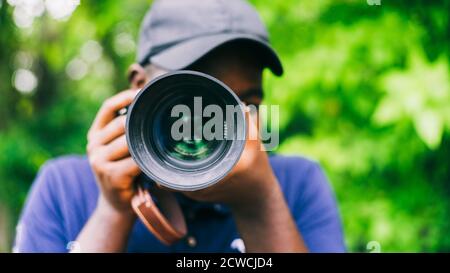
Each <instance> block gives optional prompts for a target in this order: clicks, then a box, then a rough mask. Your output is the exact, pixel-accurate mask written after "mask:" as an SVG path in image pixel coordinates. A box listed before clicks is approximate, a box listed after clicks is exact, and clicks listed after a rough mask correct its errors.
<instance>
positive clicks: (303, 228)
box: [293, 163, 346, 252]
mask: <svg viewBox="0 0 450 273" xmlns="http://www.w3.org/2000/svg"><path fill="white" fill-rule="evenodd" d="M300 179H303V180H304V181H302V187H300V189H298V190H297V194H298V196H300V198H298V199H297V200H298V201H297V202H296V204H295V206H294V211H293V213H294V218H295V221H296V223H297V226H298V228H299V230H300V232H301V234H302V237H303V240H304V241H305V243H306V245H307V247H308V249H309V251H311V252H345V250H346V249H345V243H344V236H343V231H342V225H341V220H340V217H339V212H338V207H337V204H336V199H335V196H334V194H333V191H332V189H331V187H330V184H329V182H328V179H327V178H326V176H325V174H324V172H323V171H322V169H321V167H320V166H319V165H318V164H317V163H312V164H311V165H310V167H309V168H308V170H307V172H306V175H305V176H304V177H302V178H300ZM298 191H300V192H298Z"/></svg>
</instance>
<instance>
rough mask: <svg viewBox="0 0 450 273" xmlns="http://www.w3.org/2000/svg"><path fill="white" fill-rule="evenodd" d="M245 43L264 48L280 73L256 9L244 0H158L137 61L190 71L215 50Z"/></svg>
mask: <svg viewBox="0 0 450 273" xmlns="http://www.w3.org/2000/svg"><path fill="white" fill-rule="evenodd" d="M237 41H245V42H247V43H250V44H252V45H254V46H256V47H257V48H258V50H259V51H260V52H262V61H263V64H264V67H268V68H270V70H271V71H272V72H273V73H274V74H275V75H277V76H279V75H281V74H282V73H283V67H282V65H281V61H280V59H279V58H278V56H277V54H276V52H275V50H274V49H273V48H272V47H271V46H270V43H269V36H268V33H267V30H266V28H265V26H264V24H263V23H262V21H261V19H260V17H259V15H258V13H257V12H256V10H255V9H254V8H253V7H252V6H251V5H250V4H249V3H247V2H246V1H244V0H157V1H155V2H154V3H153V5H152V7H151V8H150V10H149V11H148V12H147V14H146V15H145V17H144V20H143V22H142V25H141V30H140V34H139V41H138V48H137V61H138V62H139V63H140V64H141V65H146V64H148V63H152V64H155V65H157V66H159V67H161V68H164V69H166V70H169V71H172V70H180V69H185V68H187V67H188V66H189V65H191V64H193V63H194V62H196V61H197V60H199V59H200V58H202V57H203V56H205V55H206V54H208V53H209V52H211V51H212V50H214V49H215V48H218V47H220V46H223V45H225V44H227V43H230V42H237Z"/></svg>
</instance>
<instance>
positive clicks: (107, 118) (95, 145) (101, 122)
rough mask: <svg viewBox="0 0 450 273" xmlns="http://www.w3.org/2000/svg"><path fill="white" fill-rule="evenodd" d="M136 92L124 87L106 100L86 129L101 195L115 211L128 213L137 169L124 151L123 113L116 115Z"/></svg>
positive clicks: (90, 160)
mask: <svg viewBox="0 0 450 273" xmlns="http://www.w3.org/2000/svg"><path fill="white" fill-rule="evenodd" d="M136 94H137V91H136V90H127V91H123V92H121V93H119V94H117V95H115V96H113V97H111V98H109V99H107V100H106V101H105V102H104V103H103V105H102V107H101V108H100V110H99V111H98V114H97V116H96V118H95V120H94V122H93V124H92V126H91V128H90V130H89V132H88V144H87V153H88V157H89V163H90V164H91V167H92V170H93V171H94V174H95V178H96V180H97V183H98V185H99V188H100V195H101V198H104V199H105V201H106V203H105V205H109V206H110V208H111V209H113V210H115V211H117V212H119V213H132V208H131V198H132V197H133V193H134V192H133V180H134V178H135V177H136V176H137V175H138V174H139V173H140V170H139V167H138V166H137V165H136V163H135V162H134V161H133V159H132V158H131V157H130V154H129V151H128V146H127V141H126V137H125V121H126V116H117V112H118V111H119V110H120V109H122V108H124V107H126V106H128V105H129V104H130V103H131V102H132V101H133V99H134V97H135V96H136Z"/></svg>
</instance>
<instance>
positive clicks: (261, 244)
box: [232, 176, 307, 252]
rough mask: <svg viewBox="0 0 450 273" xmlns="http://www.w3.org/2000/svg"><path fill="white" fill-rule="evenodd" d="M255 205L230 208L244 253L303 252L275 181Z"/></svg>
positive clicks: (300, 241)
mask: <svg viewBox="0 0 450 273" xmlns="http://www.w3.org/2000/svg"><path fill="white" fill-rule="evenodd" d="M268 179H272V180H273V179H275V180H274V181H271V182H270V183H269V184H270V185H272V186H271V187H269V188H268V189H267V190H265V191H266V192H265V193H264V194H263V195H262V196H264V198H262V200H260V202H258V204H252V205H247V206H237V207H232V211H233V214H234V218H235V221H236V225H237V228H238V230H239V233H240V235H241V236H242V239H243V240H244V243H245V247H246V252H307V248H306V245H305V244H304V242H303V239H302V237H301V235H300V232H299V231H298V229H297V226H296V224H295V222H294V220H293V219H292V216H291V213H290V211H289V208H288V206H287V204H286V202H285V200H284V196H283V193H282V191H281V189H280V187H279V184H278V182H277V181H276V178H275V177H274V176H273V177H269V178H268Z"/></svg>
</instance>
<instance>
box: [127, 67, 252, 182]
mask: <svg viewBox="0 0 450 273" xmlns="http://www.w3.org/2000/svg"><path fill="white" fill-rule="evenodd" d="M126 138H127V142H128V146H129V150H130V154H131V156H132V157H133V159H134V160H135V162H136V163H137V164H138V166H139V168H140V169H141V170H142V172H143V174H145V176H146V177H147V178H149V179H150V180H151V181H154V182H156V183H158V184H160V185H162V186H165V187H167V188H170V189H174V190H181V191H194V190H199V189H203V188H206V187H209V186H211V185H213V184H215V183H217V182H218V181H220V180H221V179H223V178H224V177H225V176H226V175H227V174H228V173H229V172H230V171H231V169H232V168H233V167H234V165H235V164H236V163H237V162H238V160H239V158H240V156H241V154H242V152H243V149H244V146H245V139H246V122H245V106H244V104H243V103H242V102H241V101H240V100H239V98H238V97H237V96H236V94H235V93H234V92H233V91H232V90H231V89H230V88H229V87H228V86H227V85H225V84H224V83H223V82H221V81H220V80H218V79H216V78H214V77H212V76H210V75H207V74H204V73H201V72H196V71H189V70H182V71H176V72H170V73H167V74H164V75H162V76H160V77H158V78H155V79H154V80H152V81H151V82H149V83H148V84H147V85H146V86H145V87H144V88H143V89H142V90H141V91H140V92H139V93H138V95H137V96H136V98H135V99H134V101H133V103H132V104H131V105H130V107H129V108H128V111H127V121H126Z"/></svg>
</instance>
